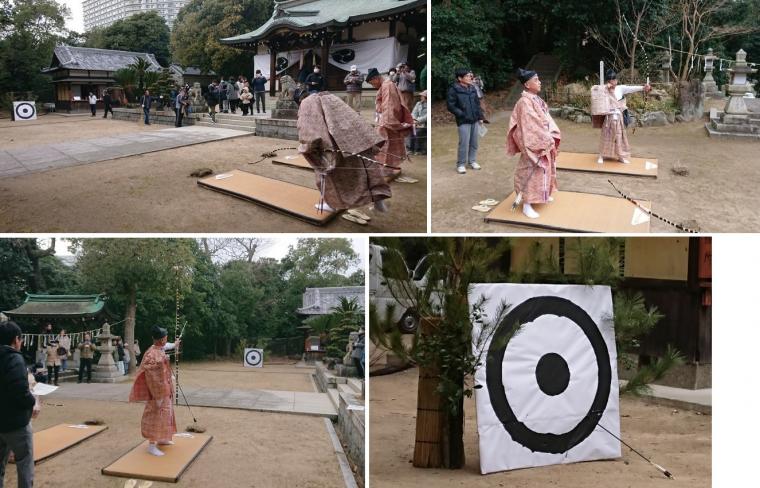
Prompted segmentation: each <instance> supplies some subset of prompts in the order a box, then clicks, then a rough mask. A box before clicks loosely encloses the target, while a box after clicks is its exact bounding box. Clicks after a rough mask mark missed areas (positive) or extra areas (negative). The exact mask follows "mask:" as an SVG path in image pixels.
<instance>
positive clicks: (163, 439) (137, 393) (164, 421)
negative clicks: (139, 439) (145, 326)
mask: <svg viewBox="0 0 760 488" xmlns="http://www.w3.org/2000/svg"><path fill="white" fill-rule="evenodd" d="M162 330H165V329H162ZM165 348H166V349H173V348H174V345H173V344H167V343H166V336H164V337H163V338H159V339H155V336H154V342H153V345H152V346H151V347H149V348H148V350H147V351H145V354H144V355H143V359H142V362H141V363H140V368H139V369H138V370H137V376H136V378H135V382H134V384H133V385H132V391H131V392H130V394H129V401H130V402H140V401H144V402H145V410H144V411H143V416H142V422H141V431H142V436H143V437H144V438H145V439H148V441H149V447H148V451H149V452H150V453H151V454H154V455H156V456H161V455H162V454H163V453H161V451H159V450H158V449H157V448H156V444H158V445H166V444H172V443H173V442H172V436H173V435H174V434H175V433H176V432H177V421H176V419H175V417H174V401H173V400H174V375H173V374H172V369H171V365H170V364H169V357H168V356H167V355H166V353H165V352H164V349H165ZM156 451H157V452H158V453H160V454H157V452H156Z"/></svg>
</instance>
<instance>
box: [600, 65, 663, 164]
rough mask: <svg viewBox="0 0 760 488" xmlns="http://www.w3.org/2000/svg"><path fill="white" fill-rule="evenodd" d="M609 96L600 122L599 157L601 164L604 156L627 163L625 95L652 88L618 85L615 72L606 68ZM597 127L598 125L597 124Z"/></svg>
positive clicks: (628, 150)
mask: <svg viewBox="0 0 760 488" xmlns="http://www.w3.org/2000/svg"><path fill="white" fill-rule="evenodd" d="M604 81H605V83H606V86H607V92H606V93H607V97H608V98H609V106H610V109H611V110H610V113H609V114H607V115H605V116H604V121H603V122H602V134H601V137H600V139H599V159H598V160H597V163H599V164H602V163H603V162H604V158H609V159H618V160H620V162H622V163H625V164H628V163H630V161H629V160H628V159H629V158H630V157H631V147H630V146H629V144H628V134H626V131H625V122H624V121H623V112H624V111H625V110H626V109H627V108H628V107H627V104H626V101H625V96H626V95H629V94H631V93H636V92H640V91H645V92H648V91H650V90H651V89H652V87H651V86H649V85H644V86H641V85H638V86H636V85H618V83H617V73H615V72H614V71H613V70H608V71H607V73H605V75H604ZM597 127H598V126H597Z"/></svg>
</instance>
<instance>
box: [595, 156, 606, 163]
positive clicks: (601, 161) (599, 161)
mask: <svg viewBox="0 0 760 488" xmlns="http://www.w3.org/2000/svg"><path fill="white" fill-rule="evenodd" d="M596 162H597V164H604V158H603V157H601V156H599V159H597V160H596Z"/></svg>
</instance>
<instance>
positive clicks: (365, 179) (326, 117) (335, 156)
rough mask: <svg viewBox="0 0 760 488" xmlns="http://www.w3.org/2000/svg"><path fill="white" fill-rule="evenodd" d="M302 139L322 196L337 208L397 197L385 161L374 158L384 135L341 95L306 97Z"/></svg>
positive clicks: (302, 150) (301, 120) (301, 119)
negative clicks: (381, 163)
mask: <svg viewBox="0 0 760 488" xmlns="http://www.w3.org/2000/svg"><path fill="white" fill-rule="evenodd" d="M298 139H299V142H300V145H299V146H298V151H299V152H300V153H301V154H303V156H304V157H305V158H306V160H307V161H308V162H309V164H310V165H311V166H312V167H313V168H314V171H315V172H316V177H317V188H318V189H319V190H320V193H321V198H323V199H324V201H325V202H326V203H327V205H328V206H329V207H330V208H331V209H333V210H344V209H350V208H357V207H360V206H363V205H368V204H370V203H378V202H380V201H382V200H384V199H386V198H390V197H391V189H390V187H389V186H388V183H387V182H386V181H385V177H384V176H383V171H382V166H380V165H379V164H378V163H376V162H374V161H372V160H377V153H378V151H379V150H380V146H382V145H383V142H384V141H383V138H382V137H381V136H380V135H379V134H378V133H377V132H375V130H374V129H373V128H372V126H371V125H370V124H369V123H368V122H367V121H366V120H365V119H364V118H363V117H362V116H361V115H359V114H358V113H356V112H355V111H354V110H353V109H352V108H351V107H349V106H348V105H346V104H345V103H344V102H343V100H341V99H340V98H338V97H336V96H335V95H333V94H331V93H328V92H319V93H315V94H313V95H309V96H308V97H306V98H305V99H304V100H303V101H302V102H301V105H300V107H299V109H298ZM357 155H362V156H364V157H366V158H368V159H369V160H368V159H363V158H360V157H358V156H357Z"/></svg>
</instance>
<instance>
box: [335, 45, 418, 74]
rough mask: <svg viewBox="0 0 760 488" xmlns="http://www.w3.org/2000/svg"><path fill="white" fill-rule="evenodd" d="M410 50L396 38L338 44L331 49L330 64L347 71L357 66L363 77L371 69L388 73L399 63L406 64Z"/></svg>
mask: <svg viewBox="0 0 760 488" xmlns="http://www.w3.org/2000/svg"><path fill="white" fill-rule="evenodd" d="M408 50H409V46H402V45H401V44H399V42H398V40H397V39H396V38H395V37H387V38H385V39H374V40H372V41H362V42H354V43H351V44H336V45H334V46H332V47H331V48H330V59H329V63H330V64H332V65H333V66H337V67H338V68H340V69H342V70H345V71H350V70H351V65H353V64H355V65H356V69H357V70H359V72H360V73H361V74H363V75H366V74H367V72H368V71H369V70H370V68H377V70H378V71H379V72H381V73H386V72H387V71H388V70H389V69H390V68H395V67H396V65H397V64H398V63H401V62H406V55H407V51H408Z"/></svg>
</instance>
